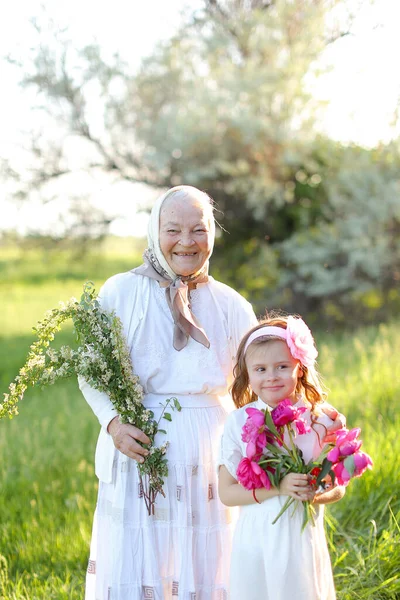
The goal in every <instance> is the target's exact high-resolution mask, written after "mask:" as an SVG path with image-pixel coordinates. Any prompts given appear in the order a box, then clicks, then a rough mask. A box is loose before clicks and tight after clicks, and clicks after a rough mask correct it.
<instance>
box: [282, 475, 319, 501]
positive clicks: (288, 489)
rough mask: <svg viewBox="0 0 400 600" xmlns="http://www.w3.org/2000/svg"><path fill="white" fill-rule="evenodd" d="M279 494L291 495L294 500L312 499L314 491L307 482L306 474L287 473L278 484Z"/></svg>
mask: <svg viewBox="0 0 400 600" xmlns="http://www.w3.org/2000/svg"><path fill="white" fill-rule="evenodd" d="M279 494H280V495H284V496H291V497H292V498H295V499H296V500H302V501H307V500H312V499H313V498H314V494H315V491H314V490H313V489H312V488H311V486H310V485H309V482H308V477H307V475H305V474H303V473H289V474H288V475H286V476H285V477H284V478H283V479H282V481H281V483H280V484H279Z"/></svg>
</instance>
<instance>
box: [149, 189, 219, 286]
mask: <svg viewBox="0 0 400 600" xmlns="http://www.w3.org/2000/svg"><path fill="white" fill-rule="evenodd" d="M211 218H212V211H211V208H210V207H208V206H206V205H205V204H204V203H201V202H199V201H198V200H196V199H175V198H171V200H169V199H167V200H166V202H165V206H163V207H162V209H161V212H160V248H161V252H162V253H163V255H164V256H165V258H166V260H167V262H168V264H169V266H170V267H171V269H172V270H173V271H174V272H175V273H176V274H177V275H182V276H188V275H192V274H193V273H197V272H198V271H200V270H201V269H202V268H203V266H204V264H205V262H206V261H207V260H208V258H209V256H210V254H211V250H212V244H213V239H212V235H211V233H210V219H211Z"/></svg>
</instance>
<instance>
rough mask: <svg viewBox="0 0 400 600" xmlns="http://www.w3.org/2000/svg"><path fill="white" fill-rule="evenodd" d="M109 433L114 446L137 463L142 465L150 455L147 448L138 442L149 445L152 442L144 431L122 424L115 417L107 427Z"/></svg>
mask: <svg viewBox="0 0 400 600" xmlns="http://www.w3.org/2000/svg"><path fill="white" fill-rule="evenodd" d="M107 431H108V433H109V434H110V435H111V437H112V439H113V442H114V446H115V447H116V448H117V449H118V450H119V451H120V452H122V454H125V455H126V456H129V458H133V459H134V460H136V461H137V462H140V463H142V462H143V461H144V457H146V456H147V455H148V453H149V451H148V450H146V448H143V446H141V445H140V444H138V443H137V441H136V440H138V441H139V442H142V443H143V444H149V443H150V440H149V438H148V437H147V435H146V434H145V433H143V431H141V430H140V429H138V428H137V427H134V426H133V425H129V423H120V422H119V418H118V417H114V419H113V420H112V421H110V423H109V425H108V427H107Z"/></svg>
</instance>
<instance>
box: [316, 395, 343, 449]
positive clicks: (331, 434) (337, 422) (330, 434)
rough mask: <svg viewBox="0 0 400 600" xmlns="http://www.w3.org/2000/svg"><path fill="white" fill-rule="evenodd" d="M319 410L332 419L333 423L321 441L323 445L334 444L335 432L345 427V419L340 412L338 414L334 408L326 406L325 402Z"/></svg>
mask: <svg viewBox="0 0 400 600" xmlns="http://www.w3.org/2000/svg"><path fill="white" fill-rule="evenodd" d="M321 410H322V412H324V413H325V414H326V415H327V416H328V417H329V418H330V419H332V421H334V422H333V423H332V425H331V426H330V427H328V428H327V434H326V436H325V437H324V439H323V442H324V443H325V444H329V443H331V442H334V441H335V439H336V436H335V431H337V430H338V429H342V428H343V427H346V417H345V416H344V415H342V414H341V413H340V412H338V411H337V410H336V408H333V406H331V405H330V404H327V403H326V402H325V403H324V404H323V406H321Z"/></svg>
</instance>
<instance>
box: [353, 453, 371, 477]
mask: <svg viewBox="0 0 400 600" xmlns="http://www.w3.org/2000/svg"><path fill="white" fill-rule="evenodd" d="M373 466H374V463H373V462H372V458H371V457H370V456H368V454H365V452H357V453H356V454H355V455H354V475H353V477H360V476H361V475H362V474H363V473H364V471H366V470H367V469H372V467H373Z"/></svg>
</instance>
